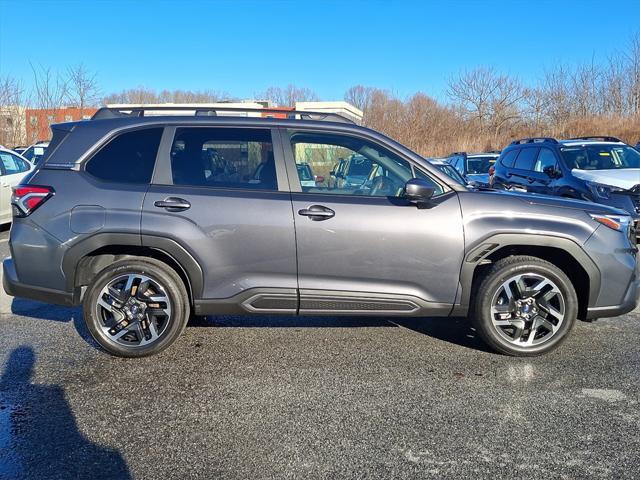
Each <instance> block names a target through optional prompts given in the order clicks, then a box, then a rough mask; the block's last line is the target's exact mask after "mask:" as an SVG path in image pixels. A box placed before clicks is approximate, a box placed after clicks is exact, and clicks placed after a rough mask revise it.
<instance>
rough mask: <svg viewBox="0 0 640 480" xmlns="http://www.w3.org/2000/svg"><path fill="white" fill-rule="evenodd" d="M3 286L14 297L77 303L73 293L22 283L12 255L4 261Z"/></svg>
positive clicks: (62, 303) (56, 302)
mask: <svg viewBox="0 0 640 480" xmlns="http://www.w3.org/2000/svg"><path fill="white" fill-rule="evenodd" d="M2 287H3V288H4V291H5V292H6V294H7V295H11V296H12V297H23V298H29V299H31V300H38V301H39V302H45V303H55V304H58V305H67V306H72V305H76V304H77V301H76V298H75V296H74V294H73V293H69V292H64V291H60V290H52V289H50V288H44V287H35V286H33V285H25V284H23V283H20V282H19V281H18V275H17V274H16V267H15V265H14V263H13V259H12V258H11V257H8V258H5V259H4V261H3V262H2Z"/></svg>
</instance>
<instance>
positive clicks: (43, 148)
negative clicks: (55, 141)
mask: <svg viewBox="0 0 640 480" xmlns="http://www.w3.org/2000/svg"><path fill="white" fill-rule="evenodd" d="M48 147H49V142H46V141H45V142H37V143H34V144H33V145H31V146H30V147H29V148H27V149H26V150H25V151H24V152H23V153H22V156H23V157H24V158H26V159H27V160H29V162H30V163H32V164H33V165H37V164H38V163H39V162H40V160H41V159H42V158H43V157H44V154H45V153H47V148H48Z"/></svg>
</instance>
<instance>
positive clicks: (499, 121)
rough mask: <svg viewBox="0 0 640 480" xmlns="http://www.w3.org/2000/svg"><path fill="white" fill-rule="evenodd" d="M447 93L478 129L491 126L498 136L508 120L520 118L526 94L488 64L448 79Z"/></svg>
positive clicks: (516, 83) (482, 130) (512, 81)
mask: <svg viewBox="0 0 640 480" xmlns="http://www.w3.org/2000/svg"><path fill="white" fill-rule="evenodd" d="M448 93H449V96H450V97H451V99H452V100H453V101H454V102H456V103H457V104H458V105H460V107H462V109H463V111H466V114H467V116H468V118H470V119H472V120H474V121H475V123H477V125H478V127H479V130H480V133H484V132H485V131H486V130H487V129H490V131H491V132H492V133H493V134H494V136H495V137H497V136H498V135H499V134H500V132H501V130H502V129H503V128H504V127H505V126H506V125H507V124H508V123H510V122H511V123H513V122H517V121H519V120H521V118H522V112H521V108H522V102H523V100H524V99H525V96H526V95H525V90H524V88H523V86H522V84H521V83H520V81H519V80H518V79H516V78H511V77H509V76H507V75H503V74H499V73H497V72H496V71H495V70H494V69H493V68H491V67H478V68H476V69H474V70H469V71H465V72H463V73H462V74H461V75H459V76H458V78H455V79H451V80H450V81H449V90H448Z"/></svg>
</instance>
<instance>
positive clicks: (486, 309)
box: [473, 260, 578, 356]
mask: <svg viewBox="0 0 640 480" xmlns="http://www.w3.org/2000/svg"><path fill="white" fill-rule="evenodd" d="M529 272H530V273H537V274H540V275H544V276H545V277H547V278H549V279H550V280H551V281H553V282H554V283H555V284H556V285H557V286H558V288H559V289H560V291H561V292H562V295H563V296H564V300H565V318H564V321H563V322H562V325H561V326H560V329H559V331H558V332H557V333H556V334H555V335H554V336H553V337H552V338H551V339H550V340H549V341H548V342H545V343H543V344H541V345H537V346H534V347H517V346H515V345H513V344H510V343H509V342H507V341H506V340H504V339H503V338H502V337H501V336H500V335H499V334H498V332H497V331H496V329H495V327H494V325H493V322H492V319H491V302H492V300H493V296H494V295H495V293H496V290H497V289H498V288H499V287H500V286H501V285H502V283H503V282H504V281H506V280H507V279H508V278H510V277H513V276H514V275H517V274H519V273H529ZM577 314H578V298H577V294H576V292H575V289H574V288H573V285H572V284H571V281H570V280H569V278H568V277H567V276H566V275H565V273H564V272H562V270H560V269H559V268H557V267H555V266H554V265H552V264H550V263H548V262H546V261H542V260H540V261H535V260H527V261H522V262H519V263H512V264H506V265H504V266H502V267H501V268H497V269H495V270H493V271H492V272H490V273H489V274H488V275H487V276H486V277H485V278H484V280H483V281H482V283H481V284H480V288H479V289H478V293H477V297H476V302H475V308H474V315H473V319H474V323H475V325H476V328H477V329H478V333H479V334H480V336H481V337H482V339H483V340H484V341H485V342H486V343H487V344H489V345H490V346H491V347H493V348H494V349H495V350H497V351H499V352H501V353H504V354H507V355H514V356H536V355H541V354H543V353H547V352H549V351H551V350H553V349H555V348H557V347H558V346H559V345H560V344H561V343H562V341H563V340H564V339H565V338H566V337H567V334H568V333H569V332H570V331H571V328H572V327H573V325H574V323H575V320H576V317H577Z"/></svg>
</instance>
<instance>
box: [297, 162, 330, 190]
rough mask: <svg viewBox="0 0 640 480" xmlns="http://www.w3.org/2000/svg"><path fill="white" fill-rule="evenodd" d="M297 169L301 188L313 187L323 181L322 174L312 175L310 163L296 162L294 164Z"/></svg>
mask: <svg viewBox="0 0 640 480" xmlns="http://www.w3.org/2000/svg"><path fill="white" fill-rule="evenodd" d="M296 168H297V169H298V178H300V185H302V187H303V188H305V187H308V188H313V187H316V186H318V185H320V184H322V183H323V182H324V177H323V176H322V175H314V174H313V170H312V169H311V165H309V164H308V163H298V164H297V165H296Z"/></svg>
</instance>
